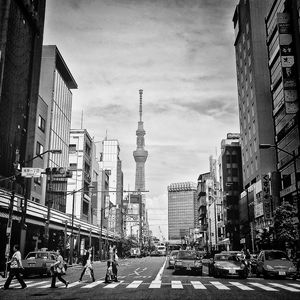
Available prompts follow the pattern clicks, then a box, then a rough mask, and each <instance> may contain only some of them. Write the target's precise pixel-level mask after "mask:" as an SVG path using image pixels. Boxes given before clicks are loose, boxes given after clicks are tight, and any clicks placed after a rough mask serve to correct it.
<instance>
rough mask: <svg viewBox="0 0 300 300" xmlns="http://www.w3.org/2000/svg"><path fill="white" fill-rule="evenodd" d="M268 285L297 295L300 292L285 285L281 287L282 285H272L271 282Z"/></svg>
mask: <svg viewBox="0 0 300 300" xmlns="http://www.w3.org/2000/svg"><path fill="white" fill-rule="evenodd" d="M269 284H270V285H272V286H275V287H279V288H281V289H284V290H287V291H290V292H298V293H299V292H300V290H298V289H295V288H293V287H290V286H286V285H283V284H280V283H273V282H270V283H269Z"/></svg>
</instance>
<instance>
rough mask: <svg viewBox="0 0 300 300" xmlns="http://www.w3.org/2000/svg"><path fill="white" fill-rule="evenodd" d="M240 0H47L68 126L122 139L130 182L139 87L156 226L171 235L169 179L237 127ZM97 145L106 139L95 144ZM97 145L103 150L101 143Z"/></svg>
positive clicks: (193, 166) (196, 170)
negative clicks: (70, 86)
mask: <svg viewBox="0 0 300 300" xmlns="http://www.w3.org/2000/svg"><path fill="white" fill-rule="evenodd" d="M237 2H238V1H237V0H81V1H80V0H64V1H61V0H48V1H47V6H46V20H45V30H44V44H45V45H54V44H55V45H57V47H58V49H59V50H60V52H61V54H62V56H63V57H64V59H65V61H66V63H67V65H68V67H69V69H70V71H71V72H72V74H73V76H74V78H75V80H76V82H77V83H78V89H77V90H73V112H72V128H80V127H81V114H82V112H83V128H85V129H87V130H88V132H89V133H90V135H91V136H92V137H94V139H95V141H101V140H103V139H104V137H105V135H106V131H107V135H108V138H113V139H118V140H119V143H120V148H121V153H120V157H121V160H122V165H123V172H124V189H128V187H129V188H130V189H134V180H135V162H134V159H133V155H132V152H133V151H134V150H135V148H136V135H135V131H136V129H137V122H138V120H139V114H138V109H139V92H138V91H139V89H143V90H144V95H143V121H144V129H145V130H146V136H145V143H146V150H148V153H149V155H148V159H147V162H146V188H147V190H149V193H147V207H148V212H149V220H150V228H151V229H152V230H153V232H154V234H156V235H157V236H158V237H161V236H160V234H159V226H160V227H161V230H162V232H163V234H164V235H165V237H166V238H167V186H168V185H169V184H170V183H173V182H182V181H193V182H196V181H197V178H198V175H199V174H201V173H204V172H207V171H209V169H208V158H209V155H211V154H212V155H216V153H218V154H219V153H220V142H221V139H223V138H225V137H226V133H228V132H239V127H238V107H237V88H236V77H235V59H234V46H233V39H234V32H233V24H232V16H233V13H234V8H235V5H236V4H237ZM98 145H100V144H98ZM98 150H99V151H100V149H98Z"/></svg>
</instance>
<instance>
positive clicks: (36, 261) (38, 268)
mask: <svg viewBox="0 0 300 300" xmlns="http://www.w3.org/2000/svg"><path fill="white" fill-rule="evenodd" d="M56 257H57V254H56V252H53V251H32V252H29V253H28V254H27V256H26V257H25V259H23V260H22V265H23V267H24V276H29V275H41V276H42V275H47V276H50V275H51V271H50V266H51V265H52V264H53V263H55V261H56Z"/></svg>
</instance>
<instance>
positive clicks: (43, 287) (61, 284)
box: [37, 281, 65, 289]
mask: <svg viewBox="0 0 300 300" xmlns="http://www.w3.org/2000/svg"><path fill="white" fill-rule="evenodd" d="M50 286H51V281H49V282H48V283H47V284H45V285H42V286H38V287H37V288H38V289H47V288H50ZM56 286H57V287H60V286H65V285H64V284H63V283H62V282H56Z"/></svg>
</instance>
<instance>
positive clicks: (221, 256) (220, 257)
mask: <svg viewBox="0 0 300 300" xmlns="http://www.w3.org/2000/svg"><path fill="white" fill-rule="evenodd" d="M215 260H221V261H239V259H238V257H237V256H236V255H224V254H219V255H216V256H215Z"/></svg>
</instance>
